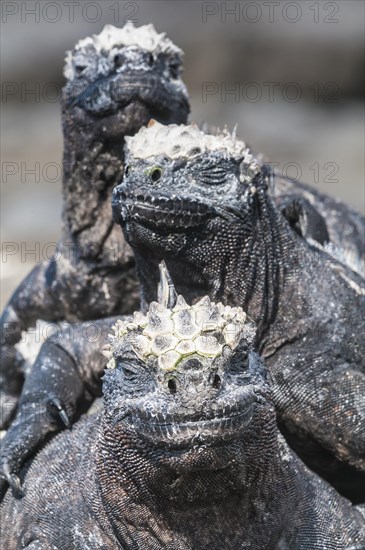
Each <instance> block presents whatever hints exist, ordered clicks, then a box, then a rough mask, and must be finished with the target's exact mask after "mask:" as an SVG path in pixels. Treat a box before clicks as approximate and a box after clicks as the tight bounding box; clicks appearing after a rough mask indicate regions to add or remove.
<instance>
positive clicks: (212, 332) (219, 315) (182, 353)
mask: <svg viewBox="0 0 365 550" xmlns="http://www.w3.org/2000/svg"><path fill="white" fill-rule="evenodd" d="M245 320H246V314H245V313H244V311H243V310H242V309H241V308H240V307H230V306H224V305H223V304H222V303H217V304H216V303H214V302H211V301H210V299H209V297H207V296H206V297H204V298H202V299H201V300H200V301H199V302H198V303H196V304H195V305H193V306H189V305H187V303H186V302H185V300H184V298H183V297H182V296H178V298H177V301H176V304H175V306H174V307H172V308H171V309H169V308H167V307H164V306H163V305H161V304H160V303H158V302H152V303H151V304H150V307H149V310H148V312H147V315H143V314H142V313H140V312H136V313H134V316H133V317H131V318H130V319H129V320H126V321H121V320H119V321H117V323H116V324H115V325H114V327H113V331H114V334H112V335H110V336H109V339H110V341H111V344H110V346H108V349H106V350H104V352H105V354H106V355H107V357H108V358H109V363H108V365H107V366H108V368H115V366H116V363H115V355H116V354H118V353H120V350H121V348H123V347H124V346H123V344H124V343H125V344H127V345H129V346H130V347H131V348H132V349H133V351H134V352H135V354H136V355H137V357H138V358H140V359H141V360H143V361H145V360H146V359H147V358H148V357H149V356H155V357H156V358H157V361H158V366H159V368H160V369H161V370H163V371H166V372H168V371H173V370H175V369H176V368H177V366H178V363H179V362H180V361H181V360H182V359H184V358H186V357H187V356H189V355H192V354H197V355H200V356H202V357H211V358H215V357H218V356H219V355H221V354H222V352H223V347H224V345H227V346H229V347H230V348H231V349H235V348H236V347H237V345H238V343H239V341H240V340H241V338H242V336H243V333H245V336H246V337H248V338H249V339H250V340H252V339H253V336H254V329H253V328H252V327H251V326H250V325H248V324H247V325H245Z"/></svg>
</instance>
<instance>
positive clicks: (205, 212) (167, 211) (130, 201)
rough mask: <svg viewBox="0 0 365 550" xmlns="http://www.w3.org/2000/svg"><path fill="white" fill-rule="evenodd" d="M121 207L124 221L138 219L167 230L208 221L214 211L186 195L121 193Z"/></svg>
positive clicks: (155, 228) (118, 206)
mask: <svg viewBox="0 0 365 550" xmlns="http://www.w3.org/2000/svg"><path fill="white" fill-rule="evenodd" d="M113 206H114V208H117V209H118V208H119V210H120V215H121V219H122V221H123V222H130V221H133V222H136V223H140V224H142V225H147V226H148V227H150V228H151V229H154V230H160V229H168V230H174V232H178V231H179V230H186V229H188V228H192V227H198V226H200V225H203V224H205V223H206V222H207V221H208V219H209V218H211V217H213V216H214V215H215V212H214V210H213V209H212V208H210V207H209V206H207V205H205V204H202V203H198V202H197V201H191V200H189V199H186V198H179V197H176V198H165V197H153V196H143V195H137V196H135V197H131V196H127V195H126V194H125V193H123V192H122V193H121V194H120V201H118V203H117V202H115V203H114V205H113Z"/></svg>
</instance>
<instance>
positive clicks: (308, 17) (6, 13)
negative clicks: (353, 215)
mask: <svg viewBox="0 0 365 550" xmlns="http://www.w3.org/2000/svg"><path fill="white" fill-rule="evenodd" d="M1 9H2V13H1V21H2V33H1V65H2V102H1V110H2V124H1V149H2V155H1V157H2V164H1V166H2V188H1V199H2V202H1V235H2V263H1V283H2V284H1V305H2V307H3V305H4V303H5V302H6V300H7V299H8V298H9V296H10V293H11V292H12V291H13V290H14V289H15V288H16V286H17V284H18V283H19V282H20V280H21V279H22V278H23V276H24V275H25V274H26V273H27V272H28V271H29V270H30V269H31V267H32V265H33V264H34V262H35V261H36V260H37V257H40V256H41V255H42V253H43V255H47V254H48V252H47V251H48V248H47V243H52V242H55V241H57V239H58V236H59V233H60V225H61V172H60V169H59V166H60V163H61V155H62V133H61V124H60V107H59V101H58V97H59V91H60V88H61V86H62V83H63V77H62V67H63V60H64V52H65V50H67V49H70V48H72V46H73V45H74V43H75V42H76V41H77V40H78V39H80V38H84V37H85V36H87V35H89V34H92V33H98V32H100V31H101V29H102V28H103V25H104V24H106V23H111V24H114V25H116V26H123V24H124V23H125V22H126V21H127V20H128V19H132V20H134V22H135V23H136V24H145V23H149V22H152V23H153V24H154V25H155V27H156V29H157V31H158V32H162V31H165V32H166V33H167V35H168V36H169V37H170V38H171V39H172V40H173V41H174V42H175V43H176V44H178V45H179V46H180V47H182V48H183V50H184V51H185V72H184V80H185V82H186V84H187V86H188V88H189V91H190V95H191V104H192V114H191V120H192V121H195V122H197V123H201V122H204V121H207V122H209V123H211V124H214V125H218V126H223V125H224V124H227V125H228V127H229V128H230V129H232V128H233V126H234V125H235V124H238V134H239V136H240V137H241V138H243V139H244V140H246V141H247V142H248V143H249V144H250V145H251V146H252V147H253V148H254V150H255V151H261V152H263V153H265V155H266V156H267V157H268V158H269V159H270V160H271V161H272V162H275V163H277V166H278V169H279V170H282V171H283V172H285V173H287V174H288V175H290V176H292V177H300V179H301V180H302V181H306V182H307V183H310V184H312V185H315V186H317V187H318V188H319V189H320V190H323V191H325V192H327V193H329V194H331V195H334V196H336V197H339V198H341V199H343V200H345V201H346V202H347V203H349V204H351V205H352V206H354V207H355V208H356V209H358V210H361V211H364V185H363V181H364V110H363V104H362V93H363V75H364V72H363V50H364V3H363V2H362V1H361V0H359V1H357V0H354V1H348V0H343V1H336V2H328V1H319V2H313V1H308V2H307V1H300V2H299V1H297V2H286V1H282V2H277V1H276V2H272V1H268V2H258V1H251V2H244V1H242V2H198V1H197V2H195V1H153V0H148V1H137V2H134V1H128V2H118V1H115V0H113V1H110V2H109V1H102V2H89V1H82V0H79V1H75V2H72V1H71V2H63V1H62V0H61V1H58V2H47V1H41V2H33V1H27V2H17V1H9V2H8V1H3V2H2V4H1ZM230 91H231V93H229V92H230ZM32 171H33V172H32ZM44 247H46V248H44ZM32 250H34V251H35V253H32V252H31V251H32Z"/></svg>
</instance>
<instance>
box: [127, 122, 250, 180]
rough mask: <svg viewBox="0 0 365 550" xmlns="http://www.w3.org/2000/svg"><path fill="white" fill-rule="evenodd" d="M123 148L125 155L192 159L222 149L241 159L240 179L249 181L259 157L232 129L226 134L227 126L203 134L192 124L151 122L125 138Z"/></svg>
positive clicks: (143, 157)
mask: <svg viewBox="0 0 365 550" xmlns="http://www.w3.org/2000/svg"><path fill="white" fill-rule="evenodd" d="M126 147H127V154H129V155H130V157H132V158H134V159H147V158H149V157H152V156H158V155H166V156H167V157H169V158H171V159H181V158H187V159H193V158H195V157H197V156H199V155H202V154H204V153H207V152H214V151H221V152H222V151H223V152H226V153H227V155H229V156H231V157H233V158H235V159H236V160H239V161H240V162H241V181H243V182H245V181H249V180H250V179H252V178H253V177H254V176H255V175H256V174H258V173H259V171H260V163H259V160H258V159H256V158H255V157H254V156H253V154H252V153H251V152H250V150H249V148H248V147H247V146H246V144H245V143H244V142H243V141H241V140H239V139H237V137H236V134H235V132H232V133H230V132H229V131H228V130H227V129H224V130H223V131H220V130H218V131H217V133H216V134H207V133H205V132H203V131H202V130H200V129H199V128H198V127H197V126H196V125H194V124H191V125H188V126H185V125H177V124H170V125H169V126H164V125H162V124H159V123H158V122H154V123H153V124H149V125H148V127H144V128H141V130H140V131H139V132H138V134H137V135H136V136H134V137H127V138H126ZM129 160H130V159H129Z"/></svg>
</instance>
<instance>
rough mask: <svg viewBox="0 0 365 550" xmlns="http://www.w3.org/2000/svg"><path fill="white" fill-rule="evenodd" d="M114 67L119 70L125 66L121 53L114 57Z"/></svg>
mask: <svg viewBox="0 0 365 550" xmlns="http://www.w3.org/2000/svg"><path fill="white" fill-rule="evenodd" d="M113 61H114V65H115V66H116V67H117V68H118V67H121V66H122V65H123V56H122V54H120V53H117V54H116V55H115V56H114V60H113Z"/></svg>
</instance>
